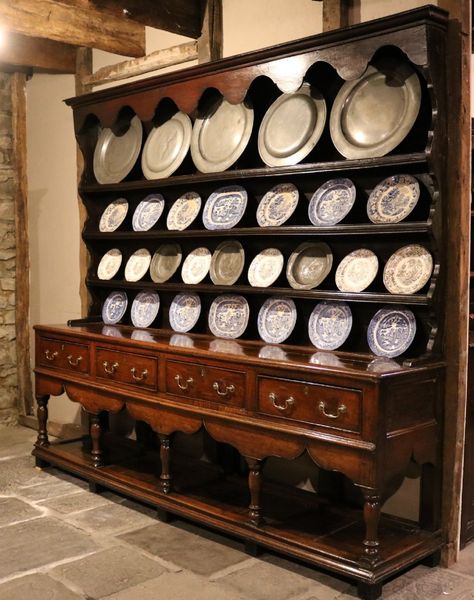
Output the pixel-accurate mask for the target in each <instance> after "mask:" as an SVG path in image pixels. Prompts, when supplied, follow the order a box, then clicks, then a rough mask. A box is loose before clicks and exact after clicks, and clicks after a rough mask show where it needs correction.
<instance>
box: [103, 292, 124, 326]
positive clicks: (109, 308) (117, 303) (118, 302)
mask: <svg viewBox="0 0 474 600" xmlns="http://www.w3.org/2000/svg"><path fill="white" fill-rule="evenodd" d="M127 304H128V298H127V294H126V293H125V292H123V291H116V292H111V293H110V294H109V295H108V296H107V298H106V299H105V302H104V304H103V306H102V320H103V321H104V323H105V324H106V325H115V324H116V323H118V322H119V321H120V319H122V317H123V315H124V314H125V311H126V310H127Z"/></svg>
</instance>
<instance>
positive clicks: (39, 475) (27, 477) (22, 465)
mask: <svg viewBox="0 0 474 600" xmlns="http://www.w3.org/2000/svg"><path fill="white" fill-rule="evenodd" d="M34 465H35V461H34V459H33V457H32V456H21V457H17V458H11V459H8V460H0V493H3V494H6V493H11V492H12V491H16V490H17V489H18V488H19V487H21V486H27V485H37V484H39V483H44V482H45V481H50V480H52V481H54V477H53V476H52V475H50V474H48V473H47V472H46V471H40V470H38V469H35V466H34Z"/></svg>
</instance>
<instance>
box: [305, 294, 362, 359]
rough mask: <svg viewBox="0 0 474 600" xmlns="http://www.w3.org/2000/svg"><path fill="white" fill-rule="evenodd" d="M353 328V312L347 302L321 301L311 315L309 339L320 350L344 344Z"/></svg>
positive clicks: (333, 348)
mask: <svg viewBox="0 0 474 600" xmlns="http://www.w3.org/2000/svg"><path fill="white" fill-rule="evenodd" d="M351 329H352V312H351V309H350V308H349V305H348V304H346V303H345V302H328V301H323V302H319V303H318V304H316V306H315V307H314V309H313V312H312V313H311V316H310V317H309V324H308V333H309V339H310V340H311V343H312V344H313V346H316V348H319V349H320V350H335V349H336V348H339V347H340V346H342V344H343V343H344V342H345V341H346V340H347V338H348V337H349V334H350V332H351Z"/></svg>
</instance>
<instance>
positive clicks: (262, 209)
mask: <svg viewBox="0 0 474 600" xmlns="http://www.w3.org/2000/svg"><path fill="white" fill-rule="evenodd" d="M298 198H299V192H298V190H297V188H296V186H295V185H293V184H292V183H279V184H278V185H276V186H275V187H273V188H272V189H271V190H269V191H268V192H267V193H266V194H265V195H264V196H263V198H262V199H261V200H260V203H259V205H258V208H257V223H258V224H259V226H260V227H278V226H279V225H283V223H285V221H288V219H289V218H290V217H291V215H292V214H293V213H294V212H295V208H296V206H297V204H298Z"/></svg>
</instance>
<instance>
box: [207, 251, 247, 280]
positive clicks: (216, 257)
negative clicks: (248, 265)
mask: <svg viewBox="0 0 474 600" xmlns="http://www.w3.org/2000/svg"><path fill="white" fill-rule="evenodd" d="M244 264H245V252H244V249H243V247H242V244H241V243H240V242H238V241H237V240H228V241H225V242H222V243H221V244H219V245H218V246H217V248H216V249H215V250H214V253H213V255H212V259H211V267H210V270H209V275H210V276H211V281H212V283H213V284H214V285H233V284H234V283H235V282H236V281H237V279H238V278H239V277H240V275H241V273H242V271H243V270H244Z"/></svg>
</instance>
